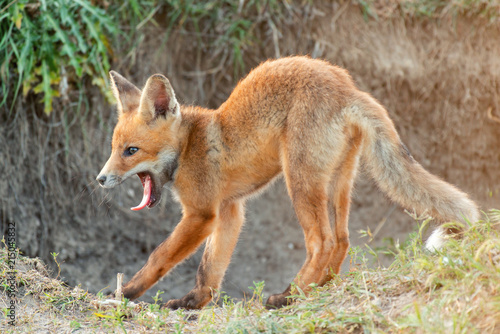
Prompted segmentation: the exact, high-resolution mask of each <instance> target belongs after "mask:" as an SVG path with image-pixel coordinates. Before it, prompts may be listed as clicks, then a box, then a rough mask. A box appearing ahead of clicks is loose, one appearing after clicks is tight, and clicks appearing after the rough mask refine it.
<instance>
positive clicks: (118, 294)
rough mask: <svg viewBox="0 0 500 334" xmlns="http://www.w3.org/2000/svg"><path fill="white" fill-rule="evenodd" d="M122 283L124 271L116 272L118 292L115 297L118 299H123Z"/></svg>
mask: <svg viewBox="0 0 500 334" xmlns="http://www.w3.org/2000/svg"><path fill="white" fill-rule="evenodd" d="M122 284H123V273H118V274H116V293H115V298H116V300H118V301H121V300H122Z"/></svg>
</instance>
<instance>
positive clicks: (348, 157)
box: [318, 129, 362, 285]
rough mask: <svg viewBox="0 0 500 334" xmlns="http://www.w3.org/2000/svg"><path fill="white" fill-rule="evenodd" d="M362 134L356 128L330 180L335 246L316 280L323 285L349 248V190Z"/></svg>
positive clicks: (357, 159)
mask: <svg viewBox="0 0 500 334" xmlns="http://www.w3.org/2000/svg"><path fill="white" fill-rule="evenodd" d="M361 140H362V136H361V133H360V132H359V131H356V129H355V130H354V131H353V134H352V136H351V138H350V140H349V144H348V146H347V149H346V150H345V154H344V155H343V158H342V159H341V161H340V164H339V165H338V167H337V168H336V170H335V172H334V175H333V179H332V182H331V189H332V192H333V199H332V201H331V202H330V203H331V205H332V206H333V209H334V210H333V211H334V217H335V226H334V229H333V232H334V237H335V247H334V249H333V252H332V253H331V255H330V260H329V263H328V266H327V271H326V273H325V275H324V276H323V278H322V279H321V280H320V281H319V282H318V284H319V285H323V284H325V283H326V282H328V281H330V280H331V279H332V278H333V277H334V275H338V274H339V273H340V266H341V265H342V263H343V262H344V260H345V258H346V256H347V251H348V250H349V228H348V223H349V209H350V206H351V191H352V187H353V185H354V180H355V178H356V173H357V170H358V165H359V157H360V150H361V145H362V143H361Z"/></svg>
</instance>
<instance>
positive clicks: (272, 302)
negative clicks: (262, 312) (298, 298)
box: [265, 292, 293, 310]
mask: <svg viewBox="0 0 500 334" xmlns="http://www.w3.org/2000/svg"><path fill="white" fill-rule="evenodd" d="M291 303H293V299H292V298H290V293H287V292H284V293H277V294H275V295H272V296H270V297H269V298H268V299H267V302H266V304H265V306H266V308H267V309H268V310H272V309H277V308H282V307H284V306H287V305H290V304H291Z"/></svg>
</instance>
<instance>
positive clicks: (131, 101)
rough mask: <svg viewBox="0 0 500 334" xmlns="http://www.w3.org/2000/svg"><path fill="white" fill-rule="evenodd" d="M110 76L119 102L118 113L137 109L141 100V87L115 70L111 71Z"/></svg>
mask: <svg viewBox="0 0 500 334" xmlns="http://www.w3.org/2000/svg"><path fill="white" fill-rule="evenodd" d="M109 77H110V79H111V88H112V89H113V95H114V96H115V98H116V101H117V103H118V115H121V114H123V113H128V112H131V111H134V110H136V109H137V108H138V107H139V103H140V101H141V91H140V89H139V88H137V87H136V86H134V84H132V83H131V82H130V81H128V80H127V79H125V78H124V77H123V76H121V75H120V74H118V73H117V72H115V71H110V72H109Z"/></svg>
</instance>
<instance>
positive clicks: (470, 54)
mask: <svg viewBox="0 0 500 334" xmlns="http://www.w3.org/2000/svg"><path fill="white" fill-rule="evenodd" d="M499 28H500V4H499V3H498V2H497V1H484V0H483V1H479V0H477V1H476V0H472V1H471V0H453V1H444V0H383V1H370V0H357V1H356V0H353V1H347V0H346V1H341V0H339V1H332V0H330V1H327V0H325V1H321V0H319V1H304V0H288V1H276V0H209V1H192V0H191V1H190V0H165V1H153V0H124V1H117V2H113V1H106V0H92V1H90V0H51V1H28V0H17V1H16V0H14V1H11V0H0V78H1V93H0V218H1V222H2V225H1V226H2V232H3V233H4V234H5V231H6V229H7V222H8V221H14V222H15V223H16V227H17V231H16V232H17V243H18V247H19V248H20V250H21V251H22V253H23V254H25V255H27V256H30V257H40V258H42V259H43V260H44V261H45V262H47V263H48V264H49V265H50V266H51V267H52V268H53V269H54V273H55V274H54V276H56V275H57V272H58V270H57V265H56V263H55V261H54V259H53V255H51V254H52V253H57V254H58V255H57V262H59V263H60V269H61V273H60V278H62V279H63V280H64V281H66V282H67V283H68V284H70V285H78V284H81V286H82V287H83V288H84V289H88V290H89V291H90V292H93V293H96V292H99V291H102V292H103V293H105V294H106V293H109V292H111V291H112V290H114V288H115V286H116V273H118V272H124V273H125V280H128V279H130V278H131V277H132V275H133V274H134V273H135V272H136V271H137V270H139V269H140V268H141V267H142V265H143V264H144V263H145V261H146V260H147V258H148V255H149V254H150V253H151V251H152V250H153V249H154V248H155V247H156V246H157V245H158V244H159V243H160V242H161V241H163V240H164V239H165V238H166V237H167V236H168V235H169V233H170V232H171V231H172V230H173V228H174V227H175V225H176V224H177V222H178V221H179V219H180V208H179V205H178V204H177V203H174V202H173V201H172V199H171V196H170V194H169V191H168V189H164V192H165V193H164V197H163V199H164V200H163V201H162V203H161V204H160V206H159V207H157V208H155V209H154V210H150V211H140V212H132V211H130V210H129V208H130V207H131V206H134V205H136V204H137V203H138V202H139V201H140V199H141V194H142V187H141V184H140V182H139V181H138V179H135V178H132V179H130V180H127V181H126V182H124V183H123V184H122V185H121V186H120V187H118V188H117V189H114V190H111V191H109V190H104V189H100V188H99V187H98V186H97V183H96V181H95V177H96V175H97V174H98V172H99V171H100V169H101V167H102V166H103V165H104V163H105V162H106V160H107V158H108V156H109V153H110V151H111V148H110V141H111V136H112V131H113V127H114V125H115V123H116V113H115V108H116V107H115V106H114V105H113V103H114V101H113V98H112V96H111V91H110V89H109V81H108V71H109V70H110V69H113V70H115V71H118V72H119V73H121V74H122V75H124V76H125V77H127V78H128V79H129V80H130V81H132V82H134V83H135V84H136V85H137V86H138V87H142V85H144V83H145V82H146V80H147V78H148V77H149V76H150V75H151V74H154V73H163V74H165V75H166V76H167V77H168V78H169V79H170V81H171V83H172V85H173V86H174V89H175V91H176V94H177V97H178V99H179V100H180V101H181V103H184V104H198V105H202V106H204V107H210V108H217V106H218V105H220V104H221V103H222V102H223V101H225V100H226V99H227V97H228V96H229V94H230V93H231V91H232V89H233V88H234V86H235V85H236V84H237V82H238V81H239V80H240V79H241V78H242V77H243V76H244V75H245V74H246V73H248V72H249V71H250V70H251V69H252V68H254V67H255V66H257V65H258V64H259V63H260V62H262V61H264V60H266V59H268V58H279V57H284V56H288V55H309V56H311V57H313V58H322V59H326V60H328V61H330V62H331V63H334V64H337V65H340V66H342V67H345V68H347V69H348V70H349V71H350V73H351V75H352V76H353V78H354V80H355V81H356V83H357V85H358V87H359V88H360V89H362V90H364V91H367V92H370V93H371V94H372V95H373V96H374V97H376V98H377V99H378V100H379V101H381V103H382V104H383V105H384V106H386V107H387V109H388V111H389V113H390V115H391V117H392V119H393V120H394V122H395V125H396V127H397V130H398V131H399V133H400V135H401V137H402V139H403V141H404V142H405V143H406V145H407V146H408V148H409V149H410V151H411V152H412V154H413V156H414V157H415V158H416V160H418V161H419V162H420V163H421V164H422V165H423V166H424V167H425V168H426V169H428V170H430V171H431V172H432V173H434V174H437V175H439V176H440V177H442V178H444V179H445V180H447V181H448V182H450V183H452V184H455V185H457V186H458V187H460V188H462V189H463V190H464V191H466V192H468V193H469V194H470V195H471V197H472V198H473V199H474V200H476V201H477V202H478V203H479V204H480V206H481V208H482V209H484V210H486V209H489V208H491V207H496V208H499V203H500V201H499V199H500V193H499V191H500V107H499V103H500V57H499V55H500V29H499ZM246 221H247V222H246V225H245V228H244V230H243V233H242V234H241V237H240V240H239V244H238V246H237V249H236V251H235V254H234V256H233V262H232V264H231V265H230V267H229V270H228V272H227V275H226V278H225V282H224V285H223V290H224V291H225V292H227V293H228V294H229V295H230V296H232V297H238V298H240V297H243V296H244V294H246V293H251V291H250V289H249V288H248V287H249V286H252V285H253V282H254V281H255V282H260V281H265V290H264V291H265V293H266V294H269V293H276V292H281V291H282V290H283V289H284V288H285V287H286V286H287V284H288V283H289V282H290V281H291V280H292V279H293V277H294V274H295V273H296V272H297V271H298V269H299V268H300V266H301V264H302V262H303V261H304V259H305V249H304V242H303V235H302V231H301V229H300V227H299V224H298V223H297V221H296V217H295V214H294V212H293V209H292V207H291V204H290V200H289V199H288V196H287V194H286V189H285V187H284V184H283V181H282V180H280V181H278V182H276V183H275V184H274V185H273V186H272V187H270V189H268V190H267V191H266V192H265V193H264V194H263V195H262V196H260V197H258V198H255V199H252V200H250V201H248V203H247V214H246ZM416 228H417V224H416V223H415V221H414V220H413V219H412V218H411V217H410V216H409V215H408V214H407V213H405V212H404V211H403V210H402V209H401V208H400V207H399V206H397V205H394V204H392V203H391V202H389V201H388V200H387V199H386V197H385V196H384V195H383V194H382V193H381V192H380V191H379V190H378V189H377V188H376V187H375V186H374V184H373V183H372V182H371V181H370V180H369V178H368V177H366V176H365V175H364V174H363V173H361V175H360V177H359V179H358V181H357V183H356V191H355V194H354V198H353V205H352V208H351V216H350V231H351V242H352V244H353V246H356V245H361V246H362V245H364V244H368V245H369V246H370V247H371V248H374V249H376V248H378V247H389V248H390V247H395V246H397V243H398V242H400V243H402V242H404V240H405V239H406V238H407V236H408V234H409V233H410V232H412V231H415V230H416ZM360 230H365V231H371V232H370V234H371V237H370V238H368V237H363V233H359V231H360ZM200 257H201V251H198V253H196V254H195V255H194V256H193V257H191V258H190V259H189V260H187V261H185V262H184V263H183V264H182V265H180V266H178V267H177V268H176V269H175V270H174V271H173V272H172V273H171V274H170V275H169V276H168V277H166V278H165V279H164V280H163V281H162V282H160V283H159V284H157V285H156V286H155V287H154V288H152V289H150V291H148V294H147V295H146V296H144V297H143V298H142V299H143V300H151V296H154V295H155V294H156V292H157V291H158V290H162V291H165V293H164V295H163V296H162V298H163V300H167V299H170V298H178V297H181V296H183V295H184V294H185V293H187V292H188V291H189V290H190V289H191V288H192V287H193V286H194V278H195V274H196V269H197V266H198V263H199V260H200ZM379 261H380V262H381V264H387V263H390V258H387V259H384V258H383V257H381V258H380V259H379ZM375 264H377V263H375ZM344 265H345V268H344V270H348V268H349V265H350V264H349V258H348V259H347V260H346V263H345V264H344Z"/></svg>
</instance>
